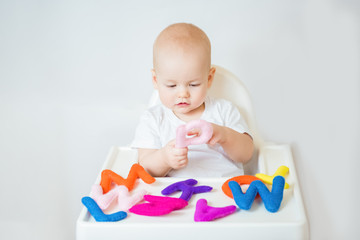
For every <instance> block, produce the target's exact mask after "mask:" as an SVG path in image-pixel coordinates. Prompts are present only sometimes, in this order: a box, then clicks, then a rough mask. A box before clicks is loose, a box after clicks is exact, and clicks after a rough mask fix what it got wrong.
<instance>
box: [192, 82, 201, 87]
mask: <svg viewBox="0 0 360 240" xmlns="http://www.w3.org/2000/svg"><path fill="white" fill-rule="evenodd" d="M198 86H200V83H193V84H190V87H198Z"/></svg>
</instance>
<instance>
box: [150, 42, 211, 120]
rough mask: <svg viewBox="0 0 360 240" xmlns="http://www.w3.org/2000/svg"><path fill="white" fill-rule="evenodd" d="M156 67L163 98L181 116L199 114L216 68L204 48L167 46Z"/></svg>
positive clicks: (202, 108) (158, 84) (156, 86)
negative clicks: (207, 57) (174, 47)
mask: <svg viewBox="0 0 360 240" xmlns="http://www.w3.org/2000/svg"><path fill="white" fill-rule="evenodd" d="M155 67H156V69H154V70H153V83H154V87H155V88H156V89H158V91H159V96H160V100H161V102H162V103H163V104H164V105H165V106H166V107H168V108H169V109H171V110H172V111H173V112H174V114H175V115H176V116H178V117H179V118H180V119H183V120H184V119H189V118H194V119H195V118H199V117H200V116H201V114H202V112H203V110H204V100H205V97H206V94H207V90H208V88H209V87H210V86H211V83H212V79H213V76H214V73H215V69H210V67H209V60H208V59H206V54H203V51H202V50H201V49H192V50H191V51H183V50H182V49H163V51H161V52H160V53H159V54H158V60H157V66H155Z"/></svg>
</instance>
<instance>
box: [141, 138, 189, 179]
mask: <svg viewBox="0 0 360 240" xmlns="http://www.w3.org/2000/svg"><path fill="white" fill-rule="evenodd" d="M187 154H188V148H176V147H175V140H172V141H170V142H169V143H168V144H167V145H166V146H165V147H163V148H160V149H145V148H139V149H138V161H139V163H140V164H141V165H142V166H143V167H144V168H145V170H146V171H147V172H148V173H150V174H151V175H152V176H153V177H164V176H166V175H167V174H168V173H169V171H170V170H172V169H180V168H183V167H185V166H186V165H187V163H188V158H187Z"/></svg>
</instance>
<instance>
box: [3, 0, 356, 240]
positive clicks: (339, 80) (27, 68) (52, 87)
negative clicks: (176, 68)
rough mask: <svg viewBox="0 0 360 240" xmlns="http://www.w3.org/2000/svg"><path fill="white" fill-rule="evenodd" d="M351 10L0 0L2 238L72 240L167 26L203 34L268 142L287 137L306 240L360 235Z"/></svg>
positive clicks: (132, 119)
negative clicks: (240, 87)
mask: <svg viewBox="0 0 360 240" xmlns="http://www.w3.org/2000/svg"><path fill="white" fill-rule="evenodd" d="M359 11H360V7H359V2H358V1H353V0H345V1H340V0H315V1H310V0H309V1H295V2H294V1H286V0H277V1H260V2H259V1H235V0H234V1H220V0H214V1H187V0H185V1H184V0H182V1H172V2H171V3H167V1H162V0H153V1H1V2H0V43H1V44H0V187H1V191H2V192H1V198H0V203H1V204H0V238H1V239H54V240H56V239H66V240H68V239H74V238H75V221H76V218H77V217H78V214H79V211H80V209H81V207H82V206H81V202H80V199H81V197H82V196H84V195H85V194H88V192H89V191H90V187H91V184H92V183H93V181H94V178H95V177H96V176H97V174H98V171H99V169H100V168H101V165H102V163H103V161H104V156H105V155H106V153H107V152H108V149H109V146H112V145H117V146H123V145H126V144H128V143H130V141H131V139H132V136H133V131H134V128H135V126H136V121H137V119H138V117H139V115H140V113H141V112H142V110H143V109H144V108H145V107H146V105H147V103H148V102H147V101H148V99H149V97H150V94H151V92H152V86H151V74H150V68H151V61H152V56H151V46H152V42H153V40H154V39H155V37H156V35H157V34H158V32H159V31H160V30H162V29H163V28H164V27H165V26H167V25H168V24H170V23H173V22H176V21H187V22H193V23H195V24H197V25H199V26H200V27H202V28H203V29H204V30H205V31H206V32H207V33H208V35H209V37H210V39H211V41H212V45H213V63H214V64H219V65H221V66H224V67H226V68H228V69H229V70H230V71H232V72H233V73H235V75H237V76H239V77H240V79H242V80H243V81H244V83H245V85H246V86H247V88H248V90H249V92H250V94H251V96H252V99H253V102H254V108H255V112H256V118H257V121H258V126H259V130H260V132H261V133H262V134H263V136H264V137H265V140H272V141H276V142H283V143H291V147H292V150H293V153H294V160H295V164H296V168H297V172H298V175H299V178H300V185H301V190H302V192H303V195H304V201H305V207H306V210H307V215H308V217H309V222H310V236H311V239H354V236H359V235H360V229H359V228H358V227H357V222H358V216H359V212H360V211H359V204H358V198H357V196H358V193H357V192H356V189H358V187H357V185H356V184H357V182H358V181H357V178H356V176H357V170H358V168H359V156H360V150H359V142H360V129H359V122H360V99H359V96H360V86H359V85H360V81H359V79H360V72H359V66H360V48H359V42H360V38H359V34H360V33H359V29H360V27H359V25H360V19H359ZM44 179H46V180H44ZM338 179H340V180H338ZM340 193H341V194H340ZM4 196H5V197H4ZM34 196H36V197H34Z"/></svg>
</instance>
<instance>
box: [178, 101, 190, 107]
mask: <svg viewBox="0 0 360 240" xmlns="http://www.w3.org/2000/svg"><path fill="white" fill-rule="evenodd" d="M176 105H177V106H179V107H185V106H188V105H190V104H189V103H186V102H180V103H177V104H176Z"/></svg>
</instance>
